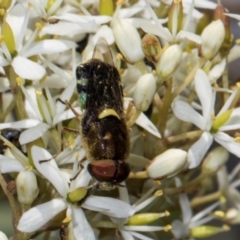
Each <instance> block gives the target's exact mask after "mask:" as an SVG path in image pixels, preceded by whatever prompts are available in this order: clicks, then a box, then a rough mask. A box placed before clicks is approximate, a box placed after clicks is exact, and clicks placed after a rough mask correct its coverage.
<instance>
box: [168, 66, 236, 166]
mask: <svg viewBox="0 0 240 240" xmlns="http://www.w3.org/2000/svg"><path fill="white" fill-rule="evenodd" d="M194 82H195V89H196V92H197V95H198V98H199V100H200V102H201V105H202V115H200V114H199V113H198V112H197V111H196V110H195V109H194V108H193V107H192V106H190V105H189V104H188V103H186V102H184V101H182V100H179V99H175V100H174V102H173V104H172V109H173V112H174V114H175V115H176V116H177V117H178V118H179V119H181V120H183V121H186V122H190V123H193V124H194V125H196V126H197V127H199V128H200V129H201V130H203V134H202V136H201V137H200V139H199V140H198V141H197V142H196V143H195V144H193V146H192V147H191V148H190V149H189V151H188V161H189V168H195V167H197V166H198V165H199V164H200V163H201V161H202V159H203V157H204V155H205V154H206V152H207V150H208V149H209V147H210V145H211V144H212V142H213V139H214V140H215V141H216V142H218V143H219V144H221V145H222V146H223V147H225V148H226V149H227V150H228V151H229V152H231V153H233V154H235V155H236V156H238V157H240V151H239V147H240V143H238V142H236V141H235V140H234V138H232V137H230V136H229V135H227V134H226V133H224V132H223V131H227V130H234V129H238V128H239V127H240V108H235V109H233V110H228V109H229V107H230V105H231V102H232V100H233V99H234V97H235V95H236V93H237V90H235V91H234V92H233V93H232V95H231V96H230V97H229V98H228V100H227V102H226V103H225V105H224V106H223V107H222V109H221V110H220V112H219V113H218V115H217V116H216V117H215V114H214V104H215V92H213V89H212V87H211V85H210V82H209V80H208V78H207V75H206V74H205V72H204V71H203V70H201V69H199V70H198V71H197V73H196V75H195V80H194Z"/></svg>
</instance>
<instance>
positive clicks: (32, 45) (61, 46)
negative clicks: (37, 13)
mask: <svg viewBox="0 0 240 240" xmlns="http://www.w3.org/2000/svg"><path fill="white" fill-rule="evenodd" d="M29 16H30V11H29V9H28V8H26V7H24V6H23V5H22V4H16V5H15V6H14V7H13V8H11V10H10V11H9V13H8V14H7V18H6V22H7V24H8V25H9V26H7V25H6V26H5V28H6V29H8V28H9V27H10V30H9V31H10V32H12V34H9V31H8V32H7V33H6V36H4V37H5V40H6V43H5V42H2V43H1V51H0V66H7V65H12V67H13V69H14V71H15V73H16V74H17V75H18V76H20V77H21V78H24V79H30V80H39V79H41V78H42V77H43V76H44V75H45V73H46V70H45V68H44V67H43V66H41V65H40V64H39V63H37V62H34V61H32V60H29V59H28V58H29V57H31V56H35V55H40V54H53V53H58V52H62V51H65V50H68V49H71V48H74V47H75V46H76V44H75V43H73V42H71V41H68V40H55V39H47V40H42V41H37V42H33V41H34V40H35V38H36V37H37V34H38V33H39V29H38V28H36V29H35V30H34V31H33V32H32V34H31V35H30V36H29V37H28V39H27V41H26V43H25V42H24V40H25V38H26V37H27V30H28V29H27V27H28V23H29ZM2 34H4V27H3V28H2Z"/></svg>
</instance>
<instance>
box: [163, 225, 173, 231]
mask: <svg viewBox="0 0 240 240" xmlns="http://www.w3.org/2000/svg"><path fill="white" fill-rule="evenodd" d="M171 229H172V226H171V225H170V224H168V225H166V226H164V228H163V230H164V232H168V231H169V230H171Z"/></svg>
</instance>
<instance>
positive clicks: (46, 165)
mask: <svg viewBox="0 0 240 240" xmlns="http://www.w3.org/2000/svg"><path fill="white" fill-rule="evenodd" d="M31 153H32V158H33V161H34V165H35V167H36V168H37V170H38V171H39V172H40V173H41V174H42V175H43V176H44V177H45V178H47V179H48V181H50V182H51V183H52V184H53V186H54V187H55V188H56V189H57V191H58V192H59V194H61V196H63V197H64V198H66V196H67V193H68V191H69V186H68V183H67V180H65V179H64V178H63V176H62V175H61V173H60V171H59V169H58V166H57V164H56V162H55V160H54V159H53V157H52V155H51V154H50V153H49V152H48V151H47V150H45V149H43V148H40V147H37V146H33V147H32V149H31ZM44 160H48V161H46V162H42V163H41V162H40V161H44Z"/></svg>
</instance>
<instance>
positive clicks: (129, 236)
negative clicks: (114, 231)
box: [119, 229, 135, 240]
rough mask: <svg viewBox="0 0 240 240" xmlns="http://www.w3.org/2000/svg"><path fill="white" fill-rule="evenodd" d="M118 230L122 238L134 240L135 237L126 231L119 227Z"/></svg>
mask: <svg viewBox="0 0 240 240" xmlns="http://www.w3.org/2000/svg"><path fill="white" fill-rule="evenodd" d="M119 231H120V233H121V237H122V238H123V239H124V240H134V239H135V238H134V237H133V236H132V235H131V234H130V233H129V232H128V231H124V230H122V229H119Z"/></svg>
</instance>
